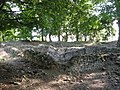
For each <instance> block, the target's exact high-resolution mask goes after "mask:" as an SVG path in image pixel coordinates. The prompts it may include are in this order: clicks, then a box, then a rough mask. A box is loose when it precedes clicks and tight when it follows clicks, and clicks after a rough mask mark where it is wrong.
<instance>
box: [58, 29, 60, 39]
mask: <svg viewBox="0 0 120 90" xmlns="http://www.w3.org/2000/svg"><path fill="white" fill-rule="evenodd" d="M58 41H60V31H58Z"/></svg>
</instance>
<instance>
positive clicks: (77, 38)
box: [76, 29, 79, 41]
mask: <svg viewBox="0 0 120 90" xmlns="http://www.w3.org/2000/svg"><path fill="white" fill-rule="evenodd" d="M78 40H79V32H78V29H76V41H78Z"/></svg>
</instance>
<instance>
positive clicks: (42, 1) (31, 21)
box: [0, 0, 120, 42]
mask: <svg viewBox="0 0 120 90" xmlns="http://www.w3.org/2000/svg"><path fill="white" fill-rule="evenodd" d="M118 3H120V2H119V1H118V0H1V1H0V32H1V33H0V34H1V37H0V38H1V39H0V40H1V41H9V40H24V39H25V40H33V38H34V37H37V38H39V40H42V41H45V40H46V37H47V36H49V40H50V41H52V39H51V36H52V35H56V36H58V40H59V41H61V38H60V37H62V40H63V41H68V37H69V36H72V35H73V36H75V39H76V41H82V40H84V41H99V40H107V39H108V37H109V36H111V35H114V29H113V28H112V24H113V21H114V20H118V21H119V20H120V15H119V14H120V13H119V12H120V9H119V7H120V6H119V5H120V4H118ZM33 32H36V33H37V36H33ZM8 37H9V38H8ZM119 42H120V41H119Z"/></svg>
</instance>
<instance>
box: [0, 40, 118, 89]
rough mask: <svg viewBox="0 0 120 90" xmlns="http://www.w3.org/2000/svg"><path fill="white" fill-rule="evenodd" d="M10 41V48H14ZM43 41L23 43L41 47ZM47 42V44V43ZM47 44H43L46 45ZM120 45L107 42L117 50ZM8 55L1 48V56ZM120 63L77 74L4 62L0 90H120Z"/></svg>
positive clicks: (16, 61) (0, 66)
mask: <svg viewBox="0 0 120 90" xmlns="http://www.w3.org/2000/svg"><path fill="white" fill-rule="evenodd" d="M15 43H16V42H10V43H7V44H6V45H12V44H15ZM39 43H43V42H26V41H24V42H20V43H19V45H20V44H29V45H36V46H37V45H38V44H39ZM44 43H45V42H44ZM44 43H43V44H44ZM115 43H116V42H110V43H103V44H99V45H106V46H112V47H115ZM46 44H50V45H53V46H56V47H57V46H58V47H59V46H62V47H65V46H66V47H72V46H74V47H75V46H77V47H79V46H83V45H91V44H90V43H77V42H76V43H63V44H59V43H46ZM3 55H5V56H7V52H5V51H4V47H2V46H1V47H0V56H3ZM118 72H120V64H116V63H114V62H113V63H112V65H111V64H110V65H109V63H108V65H106V67H105V68H103V69H97V70H94V71H89V72H81V73H80V72H79V73H77V72H76V73H73V72H72V71H70V70H64V69H63V68H59V69H58V68H54V69H49V70H45V69H41V68H39V67H38V66H37V65H33V63H31V62H28V61H25V60H23V59H21V58H19V57H18V58H16V59H14V58H13V60H8V61H7V60H5V61H4V59H1V61H0V90H120V73H118Z"/></svg>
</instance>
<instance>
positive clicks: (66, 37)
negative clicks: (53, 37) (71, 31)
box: [65, 32, 68, 42]
mask: <svg viewBox="0 0 120 90" xmlns="http://www.w3.org/2000/svg"><path fill="white" fill-rule="evenodd" d="M65 41H66V42H67V41H68V33H67V32H66V36H65Z"/></svg>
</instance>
